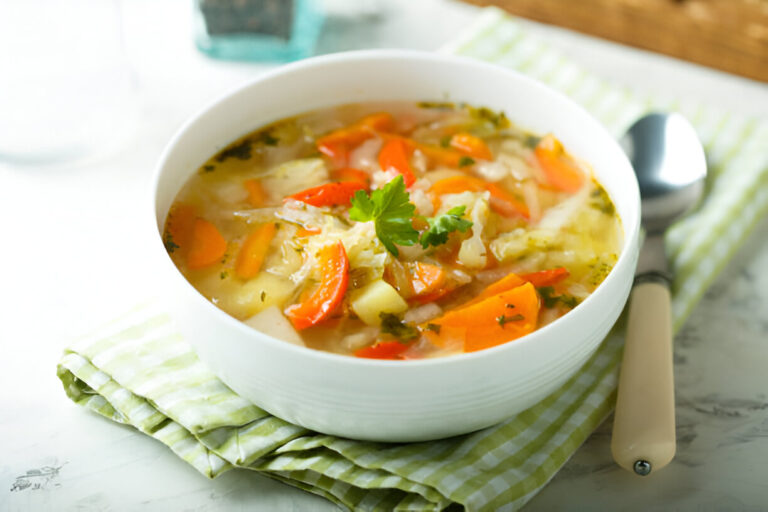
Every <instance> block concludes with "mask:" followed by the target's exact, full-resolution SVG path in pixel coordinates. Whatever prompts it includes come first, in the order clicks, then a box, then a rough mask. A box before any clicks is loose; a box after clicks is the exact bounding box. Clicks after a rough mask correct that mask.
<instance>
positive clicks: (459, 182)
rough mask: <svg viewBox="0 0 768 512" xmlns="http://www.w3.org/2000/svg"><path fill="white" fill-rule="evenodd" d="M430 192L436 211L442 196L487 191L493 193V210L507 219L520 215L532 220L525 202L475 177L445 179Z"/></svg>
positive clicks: (438, 182)
mask: <svg viewBox="0 0 768 512" xmlns="http://www.w3.org/2000/svg"><path fill="white" fill-rule="evenodd" d="M429 190H430V192H431V193H432V197H433V202H432V204H433V205H434V207H435V210H437V209H438V208H439V207H440V196H442V195H445V194H458V193H460V192H466V191H469V192H480V191H483V190H487V191H488V192H490V193H491V200H490V205H491V208H492V209H493V210H494V211H495V212H496V213H498V214H500V215H503V216H505V217H512V216H515V215H520V216H522V217H523V218H526V219H528V218H530V212H529V210H528V206H526V204H525V203H524V202H522V201H519V200H518V199H517V198H516V197H515V196H513V195H512V194H510V193H509V192H507V191H506V190H504V189H503V188H501V187H500V186H498V185H496V184H495V183H488V182H486V181H483V180H481V179H480V178H475V177H474V176H452V177H450V178H445V179H442V180H439V181H437V182H435V183H434V184H433V185H432V187H431V188H430V189H429Z"/></svg>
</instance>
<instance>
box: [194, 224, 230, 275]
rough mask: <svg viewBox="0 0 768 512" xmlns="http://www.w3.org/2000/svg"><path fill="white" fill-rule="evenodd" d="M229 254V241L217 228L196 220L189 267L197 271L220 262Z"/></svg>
mask: <svg viewBox="0 0 768 512" xmlns="http://www.w3.org/2000/svg"><path fill="white" fill-rule="evenodd" d="M225 252H227V241H226V240H224V237H223V236H221V233H219V230H218V229H216V226H214V225H213V224H211V223H210V222H208V221H207V220H205V219H201V218H197V219H195V222H194V225H193V226H192V239H191V243H190V247H189V252H188V253H187V266H188V267H189V268H190V269H192V270H197V269H200V268H204V267H207V266H210V265H213V264H214V263H216V262H217V261H219V260H220V259H221V258H222V257H223V256H224V253H225Z"/></svg>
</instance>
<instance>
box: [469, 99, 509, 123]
mask: <svg viewBox="0 0 768 512" xmlns="http://www.w3.org/2000/svg"><path fill="white" fill-rule="evenodd" d="M465 108H466V109H467V110H468V112H469V115H470V116H472V117H473V118H474V119H476V120H478V121H483V122H488V123H491V124H492V125H493V126H494V127H495V128H497V129H504V128H509V127H510V125H511V123H510V122H509V119H508V118H507V115H506V114H505V113H504V112H503V111H499V112H494V111H493V110H491V109H489V108H487V107H479V108H475V107H471V106H469V105H465Z"/></svg>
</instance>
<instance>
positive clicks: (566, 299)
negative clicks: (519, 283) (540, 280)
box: [536, 286, 579, 309]
mask: <svg viewBox="0 0 768 512" xmlns="http://www.w3.org/2000/svg"><path fill="white" fill-rule="evenodd" d="M536 291H537V292H539V296H540V297H541V302H542V303H543V304H544V307H545V308H553V307H555V306H556V305H557V303H558V302H559V303H560V304H562V305H563V306H565V307H567V308H571V309H573V308H575V307H576V306H578V305H579V299H577V298H576V297H574V296H572V295H565V294H563V295H555V289H554V288H553V287H551V286H541V287H539V288H536Z"/></svg>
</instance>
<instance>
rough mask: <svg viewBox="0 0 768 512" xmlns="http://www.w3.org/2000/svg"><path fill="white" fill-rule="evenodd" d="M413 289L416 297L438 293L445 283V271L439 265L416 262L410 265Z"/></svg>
mask: <svg viewBox="0 0 768 512" xmlns="http://www.w3.org/2000/svg"><path fill="white" fill-rule="evenodd" d="M408 270H409V271H410V274H411V287H412V288H413V293H414V294H415V295H426V294H431V293H434V292H435V291H437V290H438V289H439V288H440V287H441V286H442V285H443V283H445V277H446V274H445V270H444V269H443V267H440V266H438V265H432V264H430V263H421V262H418V261H417V262H415V263H411V264H409V265H408Z"/></svg>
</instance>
